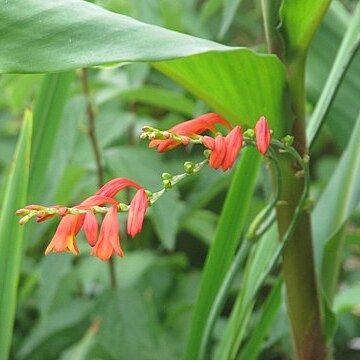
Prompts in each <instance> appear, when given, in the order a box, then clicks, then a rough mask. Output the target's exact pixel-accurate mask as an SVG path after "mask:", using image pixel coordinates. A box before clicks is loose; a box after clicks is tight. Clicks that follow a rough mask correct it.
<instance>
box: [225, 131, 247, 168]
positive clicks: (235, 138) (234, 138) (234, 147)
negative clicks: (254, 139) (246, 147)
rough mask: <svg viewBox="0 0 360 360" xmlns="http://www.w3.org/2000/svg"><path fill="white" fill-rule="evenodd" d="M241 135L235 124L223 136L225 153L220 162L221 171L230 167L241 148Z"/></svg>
mask: <svg viewBox="0 0 360 360" xmlns="http://www.w3.org/2000/svg"><path fill="white" fill-rule="evenodd" d="M242 143H243V135H242V131H241V128H240V126H235V127H234V129H232V130H231V131H230V132H229V134H227V135H226V137H225V147H226V155H225V157H224V160H223V162H222V164H221V166H222V169H223V171H226V170H228V169H231V168H232V167H233V165H234V162H235V160H236V157H237V156H238V154H239V151H240V150H241V147H242Z"/></svg>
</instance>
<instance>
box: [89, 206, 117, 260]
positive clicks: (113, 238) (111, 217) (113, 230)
mask: <svg viewBox="0 0 360 360" xmlns="http://www.w3.org/2000/svg"><path fill="white" fill-rule="evenodd" d="M114 252H116V253H117V254H118V255H119V256H121V257H123V256H124V254H123V252H122V250H121V247H120V237H119V223H118V216H117V207H116V206H112V207H111V208H110V209H109V211H108V212H107V214H106V215H105V217H104V220H103V222H102V225H101V228H100V235H99V240H98V241H97V242H96V244H95V246H94V247H93V248H92V250H91V252H90V254H91V255H95V256H97V257H98V258H99V259H101V260H103V261H106V260H108V259H109V258H110V257H111V256H112V255H113V253H114Z"/></svg>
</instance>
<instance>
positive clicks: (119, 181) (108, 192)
mask: <svg viewBox="0 0 360 360" xmlns="http://www.w3.org/2000/svg"><path fill="white" fill-rule="evenodd" d="M129 186H130V187H134V188H136V189H140V188H141V186H140V185H139V184H137V183H135V182H133V181H131V180H129V179H126V178H116V179H113V180H110V181H109V182H107V183H106V184H105V185H104V186H102V187H101V188H100V189H99V190H98V191H97V192H96V195H101V196H105V197H110V198H112V197H114V196H115V195H116V194H117V193H118V192H119V191H121V190H122V189H125V188H126V187H129Z"/></svg>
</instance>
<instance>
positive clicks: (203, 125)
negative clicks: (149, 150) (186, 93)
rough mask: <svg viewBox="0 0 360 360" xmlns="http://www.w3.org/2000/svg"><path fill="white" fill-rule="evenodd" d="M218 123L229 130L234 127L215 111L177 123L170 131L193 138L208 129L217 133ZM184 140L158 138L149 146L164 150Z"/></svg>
mask: <svg viewBox="0 0 360 360" xmlns="http://www.w3.org/2000/svg"><path fill="white" fill-rule="evenodd" d="M216 124H222V125H224V126H225V127H226V128H228V129H229V130H230V129H231V128H232V126H231V125H230V124H229V123H228V122H227V121H226V120H225V119H224V118H223V117H222V116H220V115H218V114H215V113H209V114H204V115H202V116H199V117H197V118H195V119H192V120H188V121H184V122H182V123H180V124H178V125H175V126H174V127H172V128H171V129H169V130H168V132H169V133H174V134H178V135H183V136H187V137H190V138H192V137H194V136H196V135H199V134H202V133H203V132H205V131H207V130H210V131H212V132H213V133H216V128H215V125H216ZM182 142H183V143H184V142H185V143H186V140H185V139H184V140H183V141H176V140H172V139H165V140H158V139H157V140H152V141H150V144H149V147H156V146H157V148H158V152H164V151H168V150H171V149H173V148H175V147H176V146H178V145H180V144H181V143H182Z"/></svg>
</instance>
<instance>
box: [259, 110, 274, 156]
mask: <svg viewBox="0 0 360 360" xmlns="http://www.w3.org/2000/svg"><path fill="white" fill-rule="evenodd" d="M255 135H256V146H257V148H258V149H259V151H260V152H261V153H262V154H263V155H264V154H265V153H266V151H267V149H268V147H269V146H270V141H271V134H270V129H269V125H268V122H267V120H266V118H265V117H264V116H262V117H261V118H260V119H259V121H258V122H257V123H256V125H255Z"/></svg>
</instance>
